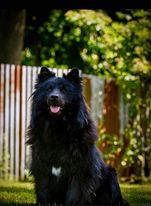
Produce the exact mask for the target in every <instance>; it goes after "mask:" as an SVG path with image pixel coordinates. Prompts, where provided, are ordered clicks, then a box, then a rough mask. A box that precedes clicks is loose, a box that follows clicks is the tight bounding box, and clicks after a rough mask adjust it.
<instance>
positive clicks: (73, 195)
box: [65, 177, 81, 206]
mask: <svg viewBox="0 0 151 206" xmlns="http://www.w3.org/2000/svg"><path fill="white" fill-rule="evenodd" d="M80 199H81V190H80V184H79V181H77V180H76V178H75V177H73V178H72V180H71V182H70V184H69V186H68V190H67V195H66V202H65V206H80V205H81V203H80Z"/></svg>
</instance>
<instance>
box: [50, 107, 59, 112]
mask: <svg viewBox="0 0 151 206" xmlns="http://www.w3.org/2000/svg"><path fill="white" fill-rule="evenodd" d="M50 111H51V113H53V114H58V113H60V111H61V107H60V106H50Z"/></svg>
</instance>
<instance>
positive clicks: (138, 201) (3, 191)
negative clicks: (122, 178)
mask: <svg viewBox="0 0 151 206" xmlns="http://www.w3.org/2000/svg"><path fill="white" fill-rule="evenodd" d="M121 190H122V193H123V196H124V198H125V199H127V200H128V202H129V203H130V205H131V206H151V183H144V184H139V185H129V184H121ZM34 203H35V195H34V189H33V184H32V183H29V182H10V181H2V180H1V181H0V206H5V205H7V206H14V205H18V206H21V205H32V204H34Z"/></svg>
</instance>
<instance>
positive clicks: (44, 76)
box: [38, 67, 55, 83]
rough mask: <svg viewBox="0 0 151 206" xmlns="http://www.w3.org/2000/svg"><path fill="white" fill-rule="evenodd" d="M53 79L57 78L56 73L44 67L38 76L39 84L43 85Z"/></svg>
mask: <svg viewBox="0 0 151 206" xmlns="http://www.w3.org/2000/svg"><path fill="white" fill-rule="evenodd" d="M52 77H55V73H53V72H51V71H50V70H49V69H48V68H47V67H42V68H41V70H40V74H39V75H38V83H42V82H44V81H46V80H47V79H49V78H52Z"/></svg>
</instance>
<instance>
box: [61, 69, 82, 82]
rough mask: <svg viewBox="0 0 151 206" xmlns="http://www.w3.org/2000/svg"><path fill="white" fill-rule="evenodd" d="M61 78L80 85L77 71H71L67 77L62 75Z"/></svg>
mask: <svg viewBox="0 0 151 206" xmlns="http://www.w3.org/2000/svg"><path fill="white" fill-rule="evenodd" d="M63 77H64V78H66V79H68V80H69V81H70V82H74V83H76V84H80V83H81V78H80V75H79V70H78V69H72V70H71V71H70V72H69V73H68V74H67V75H65V74H64V75H63Z"/></svg>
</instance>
